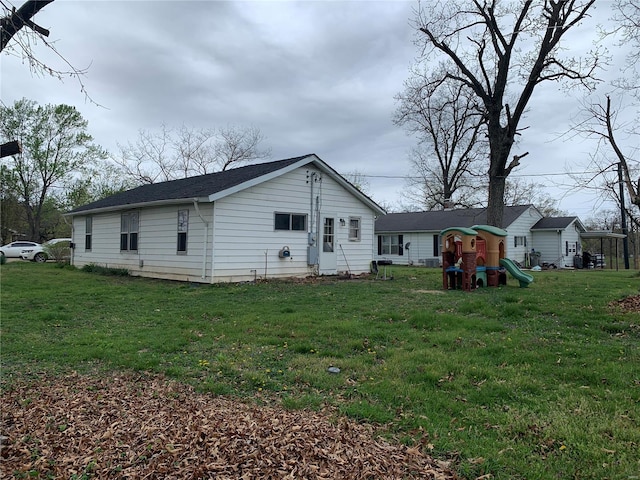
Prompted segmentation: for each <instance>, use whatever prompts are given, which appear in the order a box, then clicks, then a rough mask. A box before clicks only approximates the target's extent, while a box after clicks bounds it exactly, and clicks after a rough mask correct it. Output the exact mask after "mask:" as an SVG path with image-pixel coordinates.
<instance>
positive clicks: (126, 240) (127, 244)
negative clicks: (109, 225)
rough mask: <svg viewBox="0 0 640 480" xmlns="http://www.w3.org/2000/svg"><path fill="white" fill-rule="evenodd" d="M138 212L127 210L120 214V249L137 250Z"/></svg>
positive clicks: (124, 250)
mask: <svg viewBox="0 0 640 480" xmlns="http://www.w3.org/2000/svg"><path fill="white" fill-rule="evenodd" d="M138 224H139V215H138V212H127V213H123V214H122V215H121V216H120V251H123V252H126V251H132V252H135V251H137V250H138Z"/></svg>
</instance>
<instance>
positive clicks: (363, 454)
mask: <svg viewBox="0 0 640 480" xmlns="http://www.w3.org/2000/svg"><path fill="white" fill-rule="evenodd" d="M0 401H1V402H2V431H1V432H0V433H1V435H2V438H1V442H2V447H1V451H0V455H1V457H2V458H1V460H2V462H1V464H0V477H2V478H11V477H14V476H18V477H21V476H22V475H24V476H25V477H26V476H28V477H29V478H134V479H142V478H164V479H185V478H216V479H245V478H247V479H267V478H269V479H282V478H300V479H302V478H304V479H361V478H371V479H374V478H375V479H381V478H385V479H401V478H402V479H405V478H406V479H412V478H415V479H417V478H421V479H438V480H449V479H455V478H457V477H456V475H455V474H454V473H453V472H451V471H450V470H449V469H448V464H447V463H445V462H439V461H436V460H434V459H432V458H431V457H429V456H427V455H424V454H423V453H422V452H421V451H420V449H419V448H411V447H406V446H402V445H395V444H391V443H389V442H387V441H385V440H383V439H381V438H379V437H376V435H375V433H374V429H373V428H372V427H370V426H366V425H362V424H358V423H355V422H353V421H351V420H346V419H344V418H340V419H338V420H336V421H332V420H331V418H330V416H329V415H328V414H323V413H316V412H309V411H288V410H284V409H282V408H279V407H274V406H258V405H255V404H251V403H243V402H241V401H239V400H234V399H230V398H226V397H219V396H215V395H210V394H201V393H196V392H195V391H194V390H193V389H192V388H191V387H189V386H186V385H183V384H180V383H176V382H173V381H169V380H167V379H164V378H158V377H150V376H145V375H135V374H113V375H108V376H95V377H93V376H92V377H88V376H81V375H70V376H64V377H47V378H41V379H38V380H37V381H29V382H25V381H18V382H15V383H12V384H11V385H10V387H9V388H7V389H5V390H4V391H3V392H2V396H1V397H0ZM74 475H75V476H74Z"/></svg>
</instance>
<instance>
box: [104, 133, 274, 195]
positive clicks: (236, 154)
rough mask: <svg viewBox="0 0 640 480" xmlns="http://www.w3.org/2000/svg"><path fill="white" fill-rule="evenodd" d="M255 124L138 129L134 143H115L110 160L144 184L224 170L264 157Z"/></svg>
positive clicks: (128, 175)
mask: <svg viewBox="0 0 640 480" xmlns="http://www.w3.org/2000/svg"><path fill="white" fill-rule="evenodd" d="M263 138H264V137H263V136H262V134H261V133H260V130H259V129H258V128H256V127H249V128H244V129H241V128H238V127H226V128H220V129H218V130H214V129H206V128H202V129H192V128H189V127H187V126H185V125H182V126H181V127H180V128H179V129H177V130H174V129H171V128H170V127H167V126H166V125H162V127H161V129H160V131H159V132H157V133H153V132H149V131H147V130H140V132H139V134H138V138H137V140H136V141H135V143H132V142H129V143H128V144H127V145H120V144H119V145H118V148H119V150H120V155H119V156H118V157H114V158H113V161H114V163H115V164H116V165H118V166H119V167H120V168H121V169H122V171H123V173H124V174H125V176H126V177H128V178H129V179H131V180H132V181H133V182H134V183H137V184H147V183H156V182H163V181H168V180H175V179H177V178H186V177H189V176H193V175H205V174H207V173H213V172H216V171H224V170H226V169H227V168H229V167H230V166H232V165H240V164H243V163H248V162H251V161H254V160H258V159H262V158H268V157H269V155H270V154H271V152H270V150H268V149H267V150H261V149H260V142H261V141H262V140H263Z"/></svg>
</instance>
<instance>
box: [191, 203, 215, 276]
mask: <svg viewBox="0 0 640 480" xmlns="http://www.w3.org/2000/svg"><path fill="white" fill-rule="evenodd" d="M193 208H195V210H196V215H198V216H199V217H200V220H202V223H203V224H204V241H203V247H202V275H201V276H200V278H202V279H203V280H204V279H205V278H206V277H207V243H208V240H209V222H207V221H206V220H205V219H204V217H203V216H202V213H201V212H200V207H199V206H198V199H197V198H194V199H193ZM211 275H212V277H213V271H212V272H211Z"/></svg>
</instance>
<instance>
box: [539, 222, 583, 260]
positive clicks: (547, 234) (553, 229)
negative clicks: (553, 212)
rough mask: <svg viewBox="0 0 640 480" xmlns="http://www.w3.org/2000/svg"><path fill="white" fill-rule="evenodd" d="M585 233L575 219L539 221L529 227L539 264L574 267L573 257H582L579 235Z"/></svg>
mask: <svg viewBox="0 0 640 480" xmlns="http://www.w3.org/2000/svg"><path fill="white" fill-rule="evenodd" d="M585 231H586V229H585V227H584V225H583V224H582V222H581V221H580V220H579V219H578V218H577V217H549V218H542V219H540V220H539V221H538V222H536V223H535V224H534V225H533V226H532V227H531V232H532V237H533V238H532V248H534V249H535V251H536V252H539V254H540V264H545V263H546V264H553V265H555V266H556V267H558V268H562V267H575V266H576V264H575V257H576V256H580V255H582V246H581V242H580V234H581V233H584V232H585Z"/></svg>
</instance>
